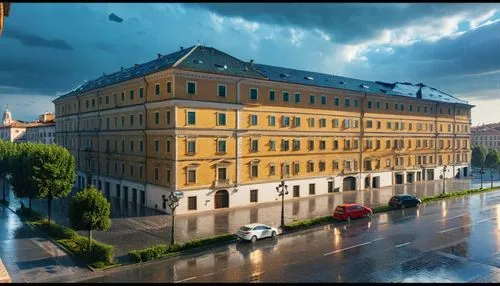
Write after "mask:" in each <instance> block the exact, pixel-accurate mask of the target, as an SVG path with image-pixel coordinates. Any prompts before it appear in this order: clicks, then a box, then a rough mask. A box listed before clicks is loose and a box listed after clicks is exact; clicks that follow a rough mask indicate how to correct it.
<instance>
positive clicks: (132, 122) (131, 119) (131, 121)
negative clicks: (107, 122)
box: [130, 114, 134, 126]
mask: <svg viewBox="0 0 500 286" xmlns="http://www.w3.org/2000/svg"><path fill="white" fill-rule="evenodd" d="M130 126H134V115H133V114H130Z"/></svg>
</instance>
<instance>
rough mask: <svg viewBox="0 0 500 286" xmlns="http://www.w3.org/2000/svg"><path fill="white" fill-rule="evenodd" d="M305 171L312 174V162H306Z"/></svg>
mask: <svg viewBox="0 0 500 286" xmlns="http://www.w3.org/2000/svg"><path fill="white" fill-rule="evenodd" d="M307 171H308V172H309V173H311V172H314V162H313V161H309V162H307Z"/></svg>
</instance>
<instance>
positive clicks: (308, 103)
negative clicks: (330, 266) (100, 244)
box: [54, 46, 472, 213]
mask: <svg viewBox="0 0 500 286" xmlns="http://www.w3.org/2000/svg"><path fill="white" fill-rule="evenodd" d="M54 104H55V105H56V109H55V110H56V116H57V121H56V140H57V143H58V144H60V145H63V146H64V147H66V148H68V149H69V150H70V152H71V153H72V154H73V155H74V156H75V158H76V161H77V164H78V167H77V168H78V182H77V185H78V186H79V187H82V186H84V185H85V184H86V183H88V182H89V180H92V183H93V184H94V185H97V186H99V187H100V188H101V189H102V190H103V192H105V193H106V194H107V195H110V196H112V197H120V198H122V199H123V200H126V201H129V202H133V203H136V204H138V205H147V206H149V207H153V208H155V207H156V208H158V209H160V210H164V209H165V208H166V206H165V205H164V204H163V201H162V195H168V194H169V192H171V191H178V192H181V193H182V194H183V197H182V199H181V200H180V205H179V207H178V209H177V212H178V213H186V212H196V211H205V210H212V209H215V208H222V207H235V206H243V205H249V204H254V203H261V202H269V201H275V200H276V199H277V198H278V197H277V191H276V186H277V185H278V184H279V183H280V182H281V181H282V180H285V182H286V184H287V185H288V186H289V192H290V194H289V195H288V196H286V199H291V198H296V197H306V196H312V195H320V194H325V193H328V192H337V191H346V190H352V189H358V190H359V189H371V188H380V187H383V186H388V185H392V184H402V183H413V182H415V181H420V180H436V179H439V177H440V176H441V175H442V169H443V166H444V165H448V166H449V168H448V169H447V170H448V171H447V173H446V176H447V177H453V176H467V175H468V169H469V162H470V123H471V120H470V109H471V108H472V106H471V105H469V104H467V102H466V101H463V100H460V99H457V98H455V97H453V96H451V95H448V94H446V93H443V92H440V91H438V90H436V89H434V88H431V87H428V86H425V85H423V84H418V85H413V84H410V83H393V84H389V83H383V82H370V81H363V80H357V79H352V78H346V77H340V76H336V75H329V74H320V73H315V72H308V71H300V70H293V69H288V68H281V67H274V66H268V65H261V64H255V63H253V61H250V62H244V61H241V60H238V59H236V58H234V57H232V56H230V55H228V54H225V53H223V52H221V51H219V50H217V49H214V48H210V47H204V46H194V47H191V48H188V49H182V48H181V50H180V51H177V52H174V53H171V54H169V55H158V58H157V59H155V60H153V61H150V62H147V63H145V64H141V65H135V66H133V67H131V68H128V69H123V68H122V69H121V70H120V71H118V72H115V73H113V74H110V75H105V74H104V75H102V76H101V77H99V78H98V79H96V80H93V81H89V82H86V83H84V84H82V85H81V86H79V87H78V88H76V89H74V90H72V91H71V92H69V93H67V94H65V95H63V96H61V97H59V98H57V99H56V100H54Z"/></svg>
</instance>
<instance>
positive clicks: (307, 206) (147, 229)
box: [11, 175, 500, 259]
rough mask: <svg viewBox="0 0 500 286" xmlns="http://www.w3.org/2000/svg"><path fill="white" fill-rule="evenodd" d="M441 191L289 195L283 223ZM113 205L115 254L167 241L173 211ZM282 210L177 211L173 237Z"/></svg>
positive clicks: (462, 185) (206, 232) (472, 184)
mask: <svg viewBox="0 0 500 286" xmlns="http://www.w3.org/2000/svg"><path fill="white" fill-rule="evenodd" d="M495 180H496V181H494V185H495V186H496V185H500V181H498V177H495ZM483 184H484V187H485V188H486V187H489V186H490V182H489V175H487V176H485V177H484V182H483ZM470 188H479V181H478V178H475V179H473V180H472V179H454V180H446V191H447V192H453V191H459V190H464V189H470ZM441 192H442V181H439V180H436V181H421V182H416V183H413V184H405V185H394V186H389V187H384V188H380V189H371V190H368V189H367V190H363V191H346V192H340V193H331V194H325V195H318V196H313V197H306V198H296V199H288V200H285V223H289V222H292V221H294V220H301V219H307V218H313V217H318V216H326V215H329V214H331V212H332V210H333V209H334V207H335V206H336V205H338V204H342V203H360V204H363V205H366V206H370V207H376V206H381V205H386V204H387V202H388V201H389V199H390V197H391V196H393V195H394V194H400V193H408V194H415V195H417V196H419V197H423V196H431V195H437V194H439V193H441ZM11 199H13V198H11ZM25 204H26V202H25ZM33 206H34V208H35V209H36V210H38V211H41V212H43V213H46V202H45V201H36V202H34V203H33ZM112 206H113V207H112V209H115V213H114V216H115V218H113V219H112V226H111V228H110V229H109V230H108V231H107V232H99V231H97V232H95V233H94V234H93V235H94V238H95V239H97V240H98V241H101V242H104V243H107V244H111V245H113V246H114V247H115V257H117V258H119V259H126V258H127V253H128V251H129V250H133V249H142V248H146V247H149V246H151V245H154V244H158V243H169V242H170V233H171V231H170V223H171V217H170V216H169V215H165V214H161V215H155V212H156V211H155V210H151V209H140V208H137V207H135V206H132V205H129V206H128V207H123V205H121V206H120V207H117V203H116V202H112ZM66 207H67V199H64V200H58V201H55V202H54V203H53V213H52V215H53V217H54V218H55V220H56V221H57V222H58V223H61V224H64V225H68V226H69V222H68V219H67V209H66ZM280 214H281V202H279V201H276V202H270V203H262V204H258V205H252V206H248V207H238V208H231V209H218V210H213V211H207V212H200V213H195V214H185V215H177V216H176V217H175V240H176V241H177V242H185V241H188V240H192V239H198V238H204V237H209V236H213V235H217V234H223V233H234V232H235V230H236V229H237V228H239V227H240V226H241V225H243V224H247V223H252V222H260V223H264V224H268V225H272V226H279V224H280ZM127 216H129V217H127ZM82 234H84V233H82Z"/></svg>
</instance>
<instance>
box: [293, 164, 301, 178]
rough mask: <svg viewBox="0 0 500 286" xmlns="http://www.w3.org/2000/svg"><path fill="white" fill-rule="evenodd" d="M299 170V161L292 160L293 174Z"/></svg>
mask: <svg viewBox="0 0 500 286" xmlns="http://www.w3.org/2000/svg"><path fill="white" fill-rule="evenodd" d="M299 172H300V164H299V162H293V174H294V175H297V174H299Z"/></svg>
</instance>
